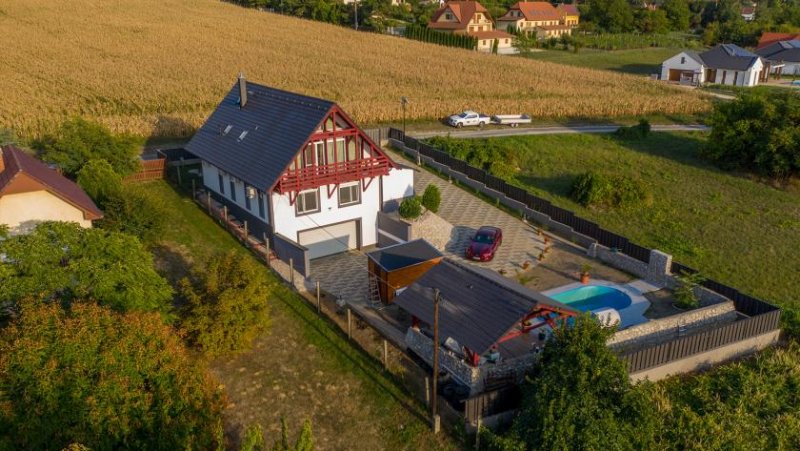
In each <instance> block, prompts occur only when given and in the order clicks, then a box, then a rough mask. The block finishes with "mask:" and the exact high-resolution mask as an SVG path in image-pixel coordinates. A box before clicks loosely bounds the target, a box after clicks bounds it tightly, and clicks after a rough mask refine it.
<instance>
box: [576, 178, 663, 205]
mask: <svg viewBox="0 0 800 451" xmlns="http://www.w3.org/2000/svg"><path fill="white" fill-rule="evenodd" d="M570 197H572V199H573V200H575V202H578V203H579V204H581V205H583V206H584V207H597V208H616V207H629V206H634V205H638V204H647V203H649V202H651V201H652V195H651V194H650V190H649V188H648V187H647V185H646V184H645V183H644V182H642V181H641V180H638V179H634V178H631V177H628V176H624V175H608V174H602V173H597V172H594V171H589V172H585V173H583V174H580V175H579V176H577V177H576V178H575V181H574V182H573V183H572V191H571V192H570Z"/></svg>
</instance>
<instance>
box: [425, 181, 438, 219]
mask: <svg viewBox="0 0 800 451" xmlns="http://www.w3.org/2000/svg"><path fill="white" fill-rule="evenodd" d="M440 203H442V192H441V191H439V187H438V186H436V185H434V184H430V185H428V186H427V187H426V188H425V192H424V193H422V206H423V207H425V208H427V209H428V210H430V211H432V212H434V213H436V212H437V211H439V204H440Z"/></svg>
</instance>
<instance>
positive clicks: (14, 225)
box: [0, 146, 103, 235]
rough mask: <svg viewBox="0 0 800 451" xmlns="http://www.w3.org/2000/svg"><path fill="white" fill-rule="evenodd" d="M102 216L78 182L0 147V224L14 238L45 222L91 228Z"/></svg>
mask: <svg viewBox="0 0 800 451" xmlns="http://www.w3.org/2000/svg"><path fill="white" fill-rule="evenodd" d="M102 217H103V213H102V212H101V211H100V210H99V209H98V208H97V206H95V204H94V202H92V199H90V198H89V196H88V195H86V193H85V192H83V190H82V189H81V188H80V187H79V186H78V185H77V184H75V182H73V181H71V180H69V179H67V178H66V177H64V176H63V175H61V174H59V173H58V172H56V171H55V170H53V169H50V168H49V167H47V165H45V164H44V163H42V162H41V161H39V160H37V159H36V158H34V157H33V156H31V155H28V154H27V153H25V152H23V151H22V150H20V149H18V148H16V147H14V146H4V147H0V225H4V226H5V227H7V228H8V231H9V233H10V234H11V235H20V234H25V233H29V232H31V231H32V230H33V229H34V228H36V226H37V225H38V224H40V223H42V222H44V221H64V222H74V223H77V224H79V225H80V226H81V227H84V228H89V227H92V221H94V220H97V219H100V218H102Z"/></svg>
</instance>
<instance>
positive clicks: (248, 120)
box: [186, 81, 334, 190]
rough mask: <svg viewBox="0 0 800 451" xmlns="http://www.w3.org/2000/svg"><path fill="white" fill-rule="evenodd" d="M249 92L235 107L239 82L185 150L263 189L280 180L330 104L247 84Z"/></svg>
mask: <svg viewBox="0 0 800 451" xmlns="http://www.w3.org/2000/svg"><path fill="white" fill-rule="evenodd" d="M247 93H248V94H247V102H246V103H245V106H244V107H243V108H239V83H238V81H237V83H236V84H234V86H233V88H232V89H231V90H230V92H229V93H228V95H226V96H225V98H224V99H223V100H222V103H220V104H219V106H218V107H217V109H216V110H214V112H213V113H211V116H210V117H209V118H208V120H207V121H206V123H205V124H203V126H202V127H200V130H198V131H197V133H195V135H194V136H193V137H192V140H191V141H189V144H187V145H186V150H188V151H189V152H191V153H193V154H195V155H197V156H198V157H199V158H200V159H202V160H205V161H208V162H209V163H211V164H213V165H214V166H217V167H218V168H220V169H222V170H223V171H225V172H228V173H229V174H231V175H233V176H235V177H237V178H239V179H241V180H244V181H245V182H247V183H248V184H250V185H253V186H255V187H257V188H259V189H263V190H266V189H268V188H271V187H272V185H274V183H275V182H276V181H277V180H278V177H280V175H281V174H282V173H283V170H284V169H286V167H287V166H288V165H289V163H290V162H291V161H292V158H294V156H295V155H297V153H298V152H299V151H300V148H301V147H302V146H303V144H304V143H305V142H306V140H308V138H309V136H310V135H311V134H312V133H313V132H314V131H315V130H316V128H317V127H318V126H319V125H320V123H321V122H322V121H323V120H324V119H325V117H326V116H327V115H328V112H329V111H330V110H331V108H332V107H333V106H334V103H333V102H331V101H328V100H322V99H317V98H314V97H308V96H304V95H300V94H294V93H291V92H287V91H282V90H280V89H274V88H269V87H266V86H263V85H259V84H256V83H252V82H247ZM229 126H230V128H229V129H228V127H229ZM226 129H228V131H227V133H226V132H225V130H226ZM245 132H246V134H245Z"/></svg>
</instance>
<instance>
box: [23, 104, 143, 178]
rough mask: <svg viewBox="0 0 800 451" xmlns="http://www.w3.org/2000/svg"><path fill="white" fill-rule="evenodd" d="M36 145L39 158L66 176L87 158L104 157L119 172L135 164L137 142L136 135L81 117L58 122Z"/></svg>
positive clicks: (137, 151)
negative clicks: (116, 131)
mask: <svg viewBox="0 0 800 451" xmlns="http://www.w3.org/2000/svg"><path fill="white" fill-rule="evenodd" d="M36 147H37V148H38V149H39V150H41V151H42V159H43V160H44V161H49V162H52V163H56V164H58V165H59V166H60V167H61V169H62V170H63V171H64V173H65V174H67V175H68V176H70V177H75V175H76V174H77V173H78V171H80V169H81V168H82V167H83V165H85V164H86V163H87V162H89V160H94V159H99V160H105V161H107V162H108V163H109V164H110V165H111V167H112V168H114V172H116V173H117V174H120V175H122V176H124V175H127V174H130V173H131V172H133V171H135V170H136V169H137V168H138V167H139V162H138V161H137V156H138V153H139V146H138V143H137V141H136V139H134V138H132V137H127V136H116V135H113V134H112V133H111V132H110V131H109V130H108V129H107V128H106V127H104V126H102V125H100V124H97V123H95V122H90V121H87V120H84V119H81V118H75V119H72V120H69V121H67V122H65V123H64V124H62V125H61V128H59V130H58V132H57V133H55V134H54V135H47V136H45V137H44V138H43V139H42V140H41V141H40V142H38V143H37V145H36Z"/></svg>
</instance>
